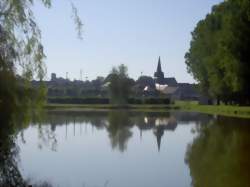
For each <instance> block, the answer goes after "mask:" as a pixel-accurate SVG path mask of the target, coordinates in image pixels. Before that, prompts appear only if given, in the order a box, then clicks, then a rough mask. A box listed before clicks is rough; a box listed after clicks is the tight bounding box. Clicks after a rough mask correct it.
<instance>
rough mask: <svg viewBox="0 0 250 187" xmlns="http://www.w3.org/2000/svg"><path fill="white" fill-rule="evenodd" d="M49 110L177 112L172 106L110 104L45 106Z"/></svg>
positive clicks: (175, 107)
mask: <svg viewBox="0 0 250 187" xmlns="http://www.w3.org/2000/svg"><path fill="white" fill-rule="evenodd" d="M45 108H46V109H49V110H70V111H84V110H86V111H92V110H93V111H100V110H117V109H127V110H136V111H152V112H154V111H167V110H177V109H178V108H177V106H174V105H149V104H148V105H146V104H145V105H111V104H47V105H46V106H45Z"/></svg>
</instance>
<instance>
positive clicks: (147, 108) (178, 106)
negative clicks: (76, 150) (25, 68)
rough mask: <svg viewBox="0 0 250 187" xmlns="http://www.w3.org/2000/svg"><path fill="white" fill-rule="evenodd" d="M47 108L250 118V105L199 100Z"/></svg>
mask: <svg viewBox="0 0 250 187" xmlns="http://www.w3.org/2000/svg"><path fill="white" fill-rule="evenodd" d="M45 109H48V110H56V111H66V110H67V111H105V110H120V109H126V110H135V111H143V112H165V111H167V110H168V111H171V110H181V111H187V112H200V113H206V114H212V115H223V116H230V117H240V118H250V107H240V106H226V105H220V106H217V105H199V104H198V103H197V102H186V101H185V102H183V101H177V102H176V103H175V104H172V105H123V106H120V105H110V104H89V105H87V104H47V105H46V106H45Z"/></svg>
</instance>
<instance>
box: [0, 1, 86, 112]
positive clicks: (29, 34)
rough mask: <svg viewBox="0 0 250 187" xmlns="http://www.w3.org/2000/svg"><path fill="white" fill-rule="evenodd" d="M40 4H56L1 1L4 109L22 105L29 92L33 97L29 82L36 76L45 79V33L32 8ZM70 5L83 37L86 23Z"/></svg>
mask: <svg viewBox="0 0 250 187" xmlns="http://www.w3.org/2000/svg"><path fill="white" fill-rule="evenodd" d="M38 1H39V2H41V3H42V4H43V5H44V6H45V7H47V8H50V7H51V5H52V4H51V3H52V2H51V0H1V1H0V109H2V108H4V107H5V106H6V105H9V106H10V105H12V104H16V103H18V101H17V100H19V99H20V98H22V99H23V98H24V96H26V95H27V94H28V93H29V95H32V93H31V90H30V88H29V87H28V86H27V85H28V84H27V83H28V82H29V81H30V80H31V79H32V78H33V77H35V78H38V79H39V80H42V79H43V78H44V76H45V74H46V66H45V63H44V59H45V57H46V55H45V54H44V47H43V45H42V42H41V30H40V29H39V27H38V26H37V23H36V20H35V17H34V12H33V9H32V8H33V6H34V3H35V2H38ZM69 6H71V8H72V13H73V20H74V22H75V24H76V28H77V32H78V37H79V38H81V37H82V35H81V33H82V32H81V31H82V25H83V24H82V22H81V20H80V18H79V16H78V13H77V9H76V7H75V6H74V4H73V3H72V2H71V1H69ZM17 70H18V73H17ZM20 82H22V84H20ZM20 93H21V95H22V96H18V95H20ZM25 103H27V102H25Z"/></svg>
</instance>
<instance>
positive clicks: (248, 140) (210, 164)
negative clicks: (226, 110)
mask: <svg viewBox="0 0 250 187" xmlns="http://www.w3.org/2000/svg"><path fill="white" fill-rule="evenodd" d="M249 123H250V121H249V120H244V119H234V118H224V117H219V118H218V119H217V120H215V121H214V122H211V123H209V124H207V125H200V126H199V127H198V128H197V129H196V130H197V132H198V136H197V137H196V138H195V140H194V141H193V143H192V144H190V145H189V146H188V150H187V153H186V159H185V160H186V163H187V164H188V165H189V168H190V173H191V177H192V185H193V186H194V187H206V186H213V187H217V186H218V187H221V186H222V184H223V186H228V187H230V186H232V187H238V186H239V187H248V186H249V184H250V173H249V168H250V160H249V156H250V137H249V132H250V126H249Z"/></svg>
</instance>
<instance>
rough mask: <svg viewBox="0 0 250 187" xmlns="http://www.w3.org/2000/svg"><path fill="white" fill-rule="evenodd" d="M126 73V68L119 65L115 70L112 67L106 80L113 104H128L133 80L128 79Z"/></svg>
mask: <svg viewBox="0 0 250 187" xmlns="http://www.w3.org/2000/svg"><path fill="white" fill-rule="evenodd" d="M127 72H128V69H127V67H126V66H125V65H123V64H121V65H120V66H118V67H117V68H116V67H114V68H113V69H112V71H111V73H110V75H109V76H108V78H107V81H108V82H109V90H110V97H111V103H113V104H127V102H128V98H129V95H130V93H131V87H132V85H133V80H132V79H130V78H129V77H128V73H127Z"/></svg>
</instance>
